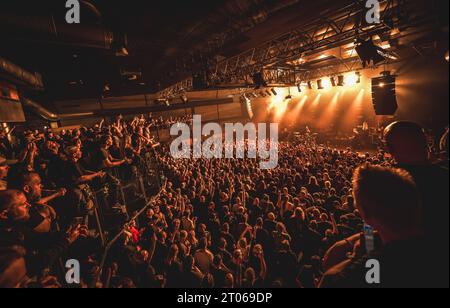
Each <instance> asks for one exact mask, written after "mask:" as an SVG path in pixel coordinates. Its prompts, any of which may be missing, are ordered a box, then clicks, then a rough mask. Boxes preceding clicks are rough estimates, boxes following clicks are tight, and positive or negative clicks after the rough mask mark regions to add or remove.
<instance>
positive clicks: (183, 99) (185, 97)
mask: <svg viewBox="0 0 450 308" xmlns="http://www.w3.org/2000/svg"><path fill="white" fill-rule="evenodd" d="M180 98H181V101H182V102H183V103H185V104H186V103H187V102H188V101H189V100H188V98H187V96H186V95H185V94H183V95H181V96H180Z"/></svg>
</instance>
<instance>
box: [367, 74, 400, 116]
mask: <svg viewBox="0 0 450 308" xmlns="http://www.w3.org/2000/svg"><path fill="white" fill-rule="evenodd" d="M395 80H396V77H395V76H391V75H386V76H382V77H377V78H373V79H372V101H373V106H374V109H375V114H376V115H394V114H395V113H396V112H397V109H398V104H397V95H396V92H395Z"/></svg>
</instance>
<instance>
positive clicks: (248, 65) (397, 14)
mask: <svg viewBox="0 0 450 308" xmlns="http://www.w3.org/2000/svg"><path fill="white" fill-rule="evenodd" d="M422 1H426V0H422ZM380 3H381V8H382V12H381V20H382V22H381V23H380V24H372V25H367V23H365V22H364V18H363V16H365V11H364V5H363V4H364V3H363V1H361V0H355V1H352V2H351V3H349V2H345V4H344V6H343V7H341V8H340V9H336V10H329V11H328V12H327V13H325V14H323V15H322V16H321V17H320V18H317V19H315V20H313V21H311V22H310V23H308V24H304V25H302V26H301V27H299V28H298V29H294V30H293V31H291V32H288V33H285V34H283V35H281V36H279V37H277V38H275V39H273V40H270V41H268V42H266V43H265V44H263V45H261V46H259V47H257V48H253V49H250V50H247V51H245V52H243V53H241V54H239V55H237V56H234V57H231V58H228V59H225V60H217V59H213V60H210V61H209V63H208V66H209V68H210V72H211V73H210V83H211V84H212V85H218V84H221V82H222V81H223V80H227V81H229V82H230V83H239V82H242V81H245V80H251V77H252V76H253V75H254V74H255V73H257V72H261V71H271V72H272V73H266V72H264V76H265V77H266V75H270V74H273V70H275V69H277V67H279V66H282V65H285V64H286V63H287V62H292V61H295V60H297V59H299V58H301V57H303V56H305V55H306V56H308V55H312V54H320V53H322V54H323V53H324V52H326V51H329V50H332V49H334V48H338V47H342V46H345V45H347V44H350V43H354V42H355V39H357V38H359V37H363V38H365V39H367V38H371V37H373V36H375V35H379V36H380V37H385V36H386V35H389V34H390V33H391V32H392V30H393V29H394V28H398V29H406V28H408V27H411V26H414V25H415V24H418V23H419V21H420V22H425V23H430V22H432V20H433V18H434V17H433V16H432V14H430V13H429V12H422V11H419V10H420V9H419V7H421V6H422V5H423V3H419V4H417V3H411V2H408V1H405V0H380ZM425 4H426V3H425ZM406 12H411V14H406ZM412 13H414V14H412ZM408 15H411V16H414V21H411V20H410V19H408V18H405V16H408ZM389 60H393V59H387V61H389ZM340 61H341V62H355V63H357V64H356V65H354V66H352V67H347V68H346V69H345V70H344V71H346V72H348V71H350V70H351V68H352V69H353V70H359V69H361V68H362V66H361V60H360V59H359V58H358V56H357V54H356V52H355V53H354V55H353V57H351V58H349V59H345V60H343V59H340ZM307 64H308V63H306V64H300V65H299V67H300V68H302V67H304V65H307ZM296 69H298V67H295V68H291V72H292V71H294V74H295V75H296V76H297V78H296V79H297V80H295V81H294V82H292V80H291V79H289V80H288V81H289V82H285V83H284V84H285V85H292V86H295V85H296V82H298V79H299V78H300V79H303V80H305V79H304V76H302V74H300V77H298V75H299V74H298V71H295V70H296ZM278 70H279V69H278ZM336 70H337V71H338V72H339V71H342V70H341V69H335V71H336ZM307 73H308V72H304V74H307ZM310 74H311V75H312V76H315V78H317V77H323V76H326V75H323V74H320V72H312V73H311V72H310ZM318 75H319V76H318ZM309 78H311V80H314V79H313V77H309ZM265 80H266V81H267V83H268V84H269V85H270V86H273V84H272V83H271V81H270V80H269V79H265ZM276 81H277V82H276V83H277V84H280V83H282V81H283V78H278V79H277V80H276Z"/></svg>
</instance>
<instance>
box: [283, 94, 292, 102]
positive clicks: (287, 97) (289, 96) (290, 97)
mask: <svg viewBox="0 0 450 308" xmlns="http://www.w3.org/2000/svg"><path fill="white" fill-rule="evenodd" d="M290 99H292V95H290V94H289V95H288V96H286V97H285V98H284V100H285V101H287V100H290Z"/></svg>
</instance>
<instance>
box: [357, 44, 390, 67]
mask: <svg viewBox="0 0 450 308" xmlns="http://www.w3.org/2000/svg"><path fill="white" fill-rule="evenodd" d="M355 49H356V52H357V53H358V56H359V58H360V59H361V62H362V64H363V67H364V68H366V67H367V66H369V65H370V63H371V62H373V64H374V65H377V64H378V63H381V62H383V61H385V60H386V59H385V57H383V56H382V53H384V50H383V49H382V48H380V47H377V46H375V45H374V43H373V41H372V39H369V40H367V41H364V40H363V39H358V40H357V41H356V48H355Z"/></svg>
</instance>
